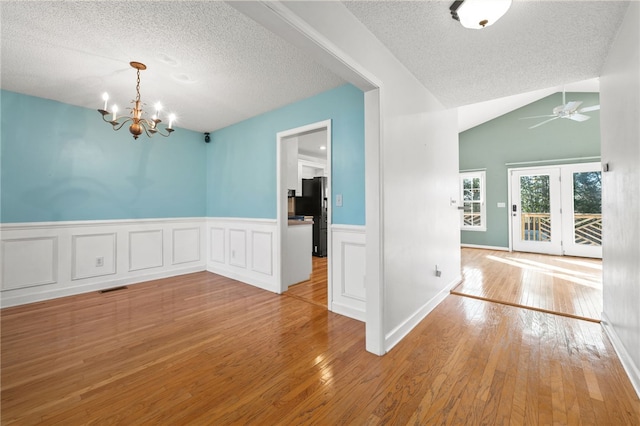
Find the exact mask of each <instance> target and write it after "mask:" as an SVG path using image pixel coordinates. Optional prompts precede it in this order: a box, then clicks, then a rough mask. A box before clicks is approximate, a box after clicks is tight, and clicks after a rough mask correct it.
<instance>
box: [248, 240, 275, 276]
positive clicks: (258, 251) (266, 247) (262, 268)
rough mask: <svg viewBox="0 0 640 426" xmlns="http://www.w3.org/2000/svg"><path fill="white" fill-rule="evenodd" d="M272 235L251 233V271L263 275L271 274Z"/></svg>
mask: <svg viewBox="0 0 640 426" xmlns="http://www.w3.org/2000/svg"><path fill="white" fill-rule="evenodd" d="M272 247H273V233H272V232H263V231H252V232H251V249H252V250H251V259H252V261H251V270H253V271H255V272H260V273H262V274H265V275H272V274H273V250H272Z"/></svg>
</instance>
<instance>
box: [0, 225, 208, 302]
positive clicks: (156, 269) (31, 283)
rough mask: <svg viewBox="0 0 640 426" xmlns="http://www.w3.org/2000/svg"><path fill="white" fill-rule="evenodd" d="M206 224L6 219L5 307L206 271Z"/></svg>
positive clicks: (1, 287) (1, 273) (1, 282)
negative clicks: (7, 222) (16, 222)
mask: <svg viewBox="0 0 640 426" xmlns="http://www.w3.org/2000/svg"><path fill="white" fill-rule="evenodd" d="M205 229H206V219H204V218H184V219H140V220H111V221H73V222H46V223H43V222H38V223H18V224H2V225H0V231H1V232H2V243H1V245H0V251H1V253H0V259H1V263H0V268H1V270H0V294H1V301H0V306H2V307H7V306H14V305H21V304H24V303H31V302H37V301H41V300H47V299H53V298H56V297H62V296H68V295H72V294H79V293H85V292H88V291H95V290H102V289H106V288H111V287H117V286H121V285H129V284H133V283H138V282H142V281H148V280H152V279H158V278H165V277H170V276H175V275H181V274H186V273H191V272H197V271H203V270H205V267H206V262H205V260H204V253H205V252H206V244H205V241H206V238H205V234H204V233H205Z"/></svg>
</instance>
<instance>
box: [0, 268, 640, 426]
mask: <svg viewBox="0 0 640 426" xmlns="http://www.w3.org/2000/svg"><path fill="white" fill-rule="evenodd" d="M0 314H1V316H0V320H1V327H2V336H1V340H2V341H1V343H2V348H1V351H2V353H1V355H2V360H1V363H2V364H1V367H2V371H1V379H2V388H1V390H2V405H1V411H0V414H1V419H2V424H7V425H8V424H62V425H79V424H87V423H92V424H114V423H116V424H161V425H183V424H195V425H203V424H213V425H230V424H255V425H303V424H313V425H364V424H368V425H374V424H393V425H404V424H420V425H432V424H447V425H449V424H456V425H460V424H464V425H476V424H491V425H493V424H509V423H511V424H531V425H537V424H541V425H542V424H552V423H553V424H565V425H574V424H584V425H638V424H640V401H639V400H638V398H637V396H636V395H635V393H634V391H633V388H632V386H631V384H630V382H629V380H628V378H627V376H626V375H625V373H624V371H623V369H622V367H621V365H620V362H619V361H618V358H617V357H616V354H615V352H614V350H613V348H612V346H611V344H610V343H609V341H608V340H607V337H606V336H605V334H604V332H603V330H602V328H601V327H600V325H599V324H596V323H593V322H587V321H581V320H576V319H572V318H567V317H562V316H558V315H551V314H547V313H543V312H538V311H533V310H528V309H521V308H515V307H512V306H508V305H503V304H496V303H489V302H485V301H481V300H477V299H473V298H467V297H460V296H456V295H450V296H448V297H447V298H446V299H445V300H444V302H443V303H441V304H440V305H438V306H437V307H436V308H435V310H434V311H433V312H432V313H431V314H429V315H428V316H427V318H426V319H425V320H423V321H422V322H421V323H420V324H419V325H418V326H417V327H416V328H415V329H414V330H413V331H412V332H411V333H410V334H409V335H408V336H407V337H406V338H405V339H404V340H403V341H401V342H400V343H399V344H398V345H397V346H396V347H395V348H394V349H393V350H392V351H391V352H390V353H388V354H387V355H386V356H384V357H377V356H374V355H372V354H370V353H368V352H366V351H365V344H364V334H365V329H364V324H363V323H361V322H359V321H355V320H352V319H349V318H346V317H343V316H340V315H336V314H333V313H331V312H329V311H327V309H326V307H322V306H318V305H317V304H314V303H308V302H305V301H302V300H300V299H298V298H296V297H287V296H284V295H276V294H272V293H269V292H266V291H263V290H260V289H257V288H255V287H252V286H249V285H246V284H242V283H239V282H237V281H234V280H230V279H227V278H223V277H220V276H217V275H214V274H211V273H208V272H199V273H194V274H190V275H184V276H181V277H175V278H169V279H164V280H158V281H152V282H148V283H143V284H136V285H132V286H130V287H129V288H128V289H126V290H121V291H115V292H111V293H106V294H99V293H90V294H85V295H79V296H73V297H68V298H63V299H57V300H52V301H47V302H42V303H35V304H31V305H24V306H20V307H14V308H7V309H3V310H2V311H1V312H0Z"/></svg>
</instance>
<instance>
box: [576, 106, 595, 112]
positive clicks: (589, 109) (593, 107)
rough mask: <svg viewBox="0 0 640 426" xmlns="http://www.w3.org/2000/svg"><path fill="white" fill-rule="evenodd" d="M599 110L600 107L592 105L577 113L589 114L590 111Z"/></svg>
mask: <svg viewBox="0 0 640 426" xmlns="http://www.w3.org/2000/svg"><path fill="white" fill-rule="evenodd" d="M599 109H600V105H593V106H590V107H584V108H582V109H580V110H579V111H578V112H590V111H597V110H599Z"/></svg>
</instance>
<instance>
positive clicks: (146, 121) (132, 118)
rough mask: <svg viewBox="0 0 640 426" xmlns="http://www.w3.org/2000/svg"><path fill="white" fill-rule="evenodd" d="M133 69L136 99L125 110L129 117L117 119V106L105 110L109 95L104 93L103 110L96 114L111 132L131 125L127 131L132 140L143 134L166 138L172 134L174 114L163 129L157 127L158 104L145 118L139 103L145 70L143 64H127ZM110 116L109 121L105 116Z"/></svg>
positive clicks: (159, 121)
mask: <svg viewBox="0 0 640 426" xmlns="http://www.w3.org/2000/svg"><path fill="white" fill-rule="evenodd" d="M129 65H131V66H132V67H133V68H135V69H136V70H137V73H138V80H137V83H136V98H135V100H133V101H131V103H132V104H133V108H127V109H128V110H130V111H131V115H129V116H120V117H118V106H117V105H113V106H112V107H111V113H110V112H109V111H108V110H107V101H108V100H109V94H107V93H104V94H103V95H102V100H103V101H104V109H99V110H98V112H99V113H100V114H102V119H103V120H104V121H105V122H107V123H109V124H111V126H113V130H120V129H121V128H122V127H123V126H124V125H125V124H127V123H131V125H129V131H130V132H131V134H132V135H133V138H134V139H138V136H140V135H141V134H142V132H144V133H145V134H146V135H147V136H149V137H152V136H153V135H155V134H159V135H161V136H164V137H168V136H169V135H170V134H171V132H173V122H174V120H175V119H176V116H175V115H174V114H171V115H169V125H168V126H166V127H165V128H164V129H163V128H161V127H160V126H159V124H160V123H162V120H160V110H161V109H162V106H161V105H160V103H159V102H158V103H156V104H155V108H156V113H155V115H153V116H152V117H151V118H145V117H144V116H143V115H142V113H143V111H142V105H143V103H142V101H140V71H144V70H146V69H147V66H146V65H145V64H142V63H140V62H129ZM109 115H111V120H109V119H108V117H107V116H109Z"/></svg>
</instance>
